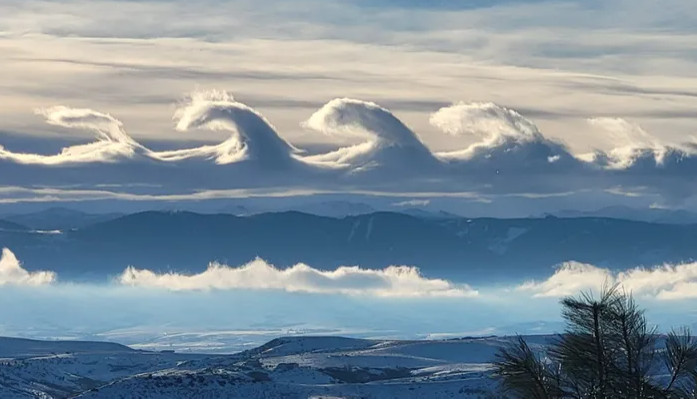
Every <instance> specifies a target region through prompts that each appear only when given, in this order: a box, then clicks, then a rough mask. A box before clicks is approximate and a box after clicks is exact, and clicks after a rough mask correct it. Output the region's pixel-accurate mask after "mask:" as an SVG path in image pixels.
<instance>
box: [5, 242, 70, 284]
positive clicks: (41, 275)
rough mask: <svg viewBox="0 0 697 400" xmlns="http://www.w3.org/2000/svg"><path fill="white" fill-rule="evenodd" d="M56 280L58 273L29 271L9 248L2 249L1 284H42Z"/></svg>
mask: <svg viewBox="0 0 697 400" xmlns="http://www.w3.org/2000/svg"><path fill="white" fill-rule="evenodd" d="M55 280H56V274H55V273H54V272H51V271H35V272H29V271H27V270H26V269H24V268H22V264H21V263H20V262H19V260H18V259H17V257H16V256H15V255H14V253H13V252H12V251H10V249H8V248H4V249H2V256H0V286H2V285H18V286H41V285H47V284H49V283H52V282H54V281H55Z"/></svg>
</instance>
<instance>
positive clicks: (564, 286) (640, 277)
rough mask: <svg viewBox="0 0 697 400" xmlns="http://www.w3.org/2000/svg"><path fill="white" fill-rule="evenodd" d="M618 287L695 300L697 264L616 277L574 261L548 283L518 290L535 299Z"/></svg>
mask: <svg viewBox="0 0 697 400" xmlns="http://www.w3.org/2000/svg"><path fill="white" fill-rule="evenodd" d="M615 283H617V284H619V285H621V287H623V288H624V289H625V290H627V291H630V292H632V293H634V294H637V295H640V296H650V297H655V298H657V299H659V300H681V299H694V298H697V263H687V264H678V265H668V264H666V265H661V266H656V267H653V268H633V269H629V270H626V271H623V272H617V273H614V272H612V271H610V270H609V269H605V268H600V267H597V266H594V265H591V264H584V263H579V262H575V261H570V262H566V263H563V264H562V265H560V266H559V267H558V268H557V270H556V271H555V273H554V274H553V275H552V276H550V277H549V278H547V279H545V280H544V281H530V282H526V283H524V284H523V285H520V286H519V287H518V290H521V291H526V292H531V293H533V295H534V296H535V297H559V296H568V295H573V294H576V293H578V292H580V291H583V290H595V291H598V290H600V289H601V287H602V286H603V285H608V284H615Z"/></svg>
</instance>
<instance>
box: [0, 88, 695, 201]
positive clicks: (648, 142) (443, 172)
mask: <svg viewBox="0 0 697 400" xmlns="http://www.w3.org/2000/svg"><path fill="white" fill-rule="evenodd" d="M40 114H41V115H43V116H44V117H45V118H46V121H47V123H49V124H52V125H56V126H61V127H66V128H74V129H86V130H90V131H92V132H94V133H96V135H97V140H96V141H94V142H91V143H86V144H81V145H75V146H70V147H66V148H64V149H63V150H62V151H61V152H60V153H58V154H53V155H42V154H32V153H19V152H13V151H10V150H8V149H5V148H3V147H2V146H0V163H2V166H3V168H4V171H5V172H6V173H5V174H3V175H0V184H2V185H9V186H12V187H16V186H19V185H26V186H27V187H33V188H37V187H38V188H40V187H45V186H48V185H50V186H75V185H79V186H80V189H83V190H84V189H95V188H96V187H98V186H99V185H100V184H109V185H120V184H128V185H130V184H132V183H134V179H135V180H137V183H138V184H139V186H138V187H139V188H140V189H138V194H145V195H149V194H158V195H163V194H176V193H184V192H188V193H190V192H192V191H197V192H200V191H206V190H226V189H245V188H257V189H258V188H271V187H277V186H278V185H286V186H288V187H289V188H297V187H302V188H305V189H315V190H323V189H324V190H332V191H337V190H339V191H341V190H345V191H353V192H358V191H360V190H362V189H366V190H367V189H370V190H380V191H392V192H395V191H397V190H399V191H403V192H413V193H416V192H419V191H421V192H423V193H444V192H454V191H468V192H469V191H472V192H476V193H477V194H496V195H499V194H503V195H515V194H516V193H532V194H533V195H535V194H543V195H544V194H547V193H580V192H582V191H584V190H600V191H602V190H615V189H616V188H637V187H641V188H642V190H641V193H644V194H645V195H646V196H658V197H660V198H661V199H662V200H663V201H664V202H665V203H666V204H670V203H676V202H678V201H683V200H684V199H686V198H689V197H690V196H694V195H695V194H697V189H696V188H695V187H694V185H689V184H687V183H689V181H688V180H689V179H691V178H692V176H693V175H694V173H695V172H697V157H695V153H696V152H697V147H695V146H693V147H690V146H687V145H686V146H683V147H680V146H669V145H665V144H662V143H660V142H659V141H657V140H656V139H655V138H654V137H653V136H651V135H650V134H649V133H647V132H646V131H644V130H643V129H642V128H641V127H639V126H638V125H636V124H632V123H630V122H628V121H626V120H623V119H621V118H594V119H591V120H590V123H591V124H592V126H594V127H596V128H598V127H599V128H600V129H602V130H603V131H606V132H607V134H608V135H609V136H610V137H612V138H613V141H614V142H616V143H617V146H616V148H615V149H613V150H610V151H607V152H602V151H597V152H595V153H592V154H590V155H580V154H572V153H571V152H570V151H569V150H568V148H567V147H566V146H565V145H564V144H563V143H561V142H558V141H556V140H552V139H549V138H547V137H545V136H544V135H543V134H542V133H541V132H540V130H539V129H538V127H537V126H536V125H535V123H534V122H532V121H531V120H529V119H528V118H526V117H524V116H523V115H521V114H520V113H518V112H517V111H515V110H512V109H510V108H506V107H503V106H500V105H497V104H494V103H463V102H460V103H455V104H453V105H450V106H447V107H443V108H441V109H439V110H437V111H436V112H434V113H433V114H432V115H431V117H430V123H431V124H432V125H433V126H434V127H436V128H438V129H440V130H442V131H444V132H446V133H448V134H451V135H469V136H473V137H475V138H477V141H476V142H475V143H474V144H472V145H470V146H469V147H467V148H465V149H460V150H452V151H445V152H432V151H431V150H430V149H429V148H428V147H427V146H425V145H424V143H423V142H422V141H421V139H420V138H419V136H418V135H417V134H416V133H415V132H414V131H412V130H411V129H410V128H409V127H407V126H406V125H405V124H404V123H403V122H402V121H400V120H399V118H398V117H397V116H395V115H394V114H393V113H392V112H390V111H389V110H388V109H386V108H384V107H381V106H379V105H378V104H375V103H372V102H367V101H362V100H356V99H346V98H337V99H334V100H331V101H329V102H328V103H326V104H325V105H324V106H322V107H321V108H319V109H318V110H317V111H316V112H315V113H313V114H312V115H311V116H310V117H309V119H308V120H307V121H305V122H304V123H303V126H304V127H306V128H308V129H311V130H315V131H318V132H322V133H324V134H326V135H330V136H354V137H360V138H363V139H364V141H363V142H362V143H359V144H356V145H352V146H346V147H341V148H338V149H336V150H334V151H329V152H326V153H320V154H312V155H307V152H303V151H301V150H299V149H297V148H296V147H295V146H293V145H292V144H290V143H289V142H288V141H286V140H285V139H283V137H282V136H281V135H280V134H279V133H278V131H277V130H276V129H275V128H274V126H273V125H272V124H271V123H270V122H269V121H268V120H267V119H266V118H265V117H264V116H263V115H262V114H261V113H259V112H258V111H257V110H255V109H253V108H251V107H249V106H247V105H246V104H243V103H241V102H239V101H238V100H236V99H235V98H234V97H233V96H232V95H231V94H230V93H229V92H222V91H206V92H195V93H193V94H191V95H190V96H189V97H188V98H187V99H186V100H185V101H184V102H183V103H182V104H181V105H180V106H179V108H178V109H177V111H176V113H175V116H174V121H175V122H176V129H177V130H180V131H181V130H195V129H213V130H224V131H227V132H230V137H229V138H228V139H227V140H224V141H223V142H221V143H218V144H214V145H205V146H199V147H193V148H184V149H177V150H168V151H154V150H151V149H148V148H146V147H145V146H143V145H141V144H139V143H138V142H137V141H135V140H134V139H133V138H132V137H130V136H129V135H128V133H127V132H126V130H125V129H124V126H123V124H122V123H121V121H119V120H118V119H116V118H115V117H113V116H111V115H110V114H106V113H103V112H99V111H95V110H90V109H77V108H68V107H64V106H57V107H52V108H48V109H45V110H41V111H40ZM90 163H98V164H99V165H94V166H93V165H86V164H90ZM57 166H68V167H70V168H53V167H57ZM666 178H670V179H666ZM144 187H148V188H149V189H147V190H146V189H142V188H144ZM633 192H637V191H636V190H633ZM613 193H614V192H613ZM654 201H655V199H651V203H653V202H654Z"/></svg>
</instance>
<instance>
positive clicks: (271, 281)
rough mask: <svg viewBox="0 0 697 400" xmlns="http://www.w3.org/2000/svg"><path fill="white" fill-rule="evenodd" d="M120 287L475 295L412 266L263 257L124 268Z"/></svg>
mask: <svg viewBox="0 0 697 400" xmlns="http://www.w3.org/2000/svg"><path fill="white" fill-rule="evenodd" d="M118 281H119V282H120V283H121V284H123V285H130V286H139V287H150V288H165V289H170V290H208V289H221V290H225V289H274V290H284V291H288V292H305V293H325V294H346V295H355V296H359V295H369V296H378V297H405V298H408V297H475V296H477V294H478V292H477V291H476V290H474V289H472V288H470V287H469V286H467V285H455V284H453V283H451V282H448V281H446V280H442V279H429V278H426V277H424V276H422V275H421V273H420V272H419V270H418V269H417V268H415V267H406V266H390V267H387V268H385V269H380V270H378V269H363V268H360V267H339V268H337V269H335V270H333V271H323V270H319V269H315V268H312V267H310V266H308V265H306V264H296V265H294V266H292V267H290V268H286V269H279V268H276V267H274V266H273V265H270V264H268V263H267V262H266V261H264V260H262V259H256V260H253V261H251V262H249V263H247V264H245V265H242V266H239V267H230V266H227V265H222V264H218V263H211V264H210V265H209V266H208V268H207V269H206V270H205V271H204V272H201V273H199V274H194V275H184V274H178V273H164V274H158V273H155V272H153V271H150V270H147V269H137V268H134V267H128V268H127V269H126V270H125V271H124V272H123V273H122V274H121V276H120V277H119V278H118Z"/></svg>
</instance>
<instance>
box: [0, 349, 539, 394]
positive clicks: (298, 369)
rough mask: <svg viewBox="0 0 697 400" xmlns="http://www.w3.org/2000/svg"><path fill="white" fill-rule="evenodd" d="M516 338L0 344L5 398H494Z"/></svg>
mask: <svg viewBox="0 0 697 400" xmlns="http://www.w3.org/2000/svg"><path fill="white" fill-rule="evenodd" d="M509 340H510V338H502V337H489V338H462V339H453V340H433V341H402V340H366V339H352V338H344V337H331V336H316V337H312V336H298V337H284V338H279V339H274V340H272V341H270V342H268V343H266V344H265V345H263V346H260V347H257V348H254V349H250V350H247V351H244V352H241V353H237V354H232V355H196V354H179V353H173V352H147V351H137V350H133V349H130V348H128V347H125V346H121V345H117V344H113V343H98V342H39V341H29V340H22V339H12V338H0V350H2V351H4V353H2V357H3V358H2V360H0V397H10V398H13V397H25V398H26V397H35V398H39V397H79V398H230V397H232V398H239V397H248V398H270V397H273V398H289V397H292V398H308V397H352V398H355V397H364V398H393V397H407V398H428V397H437V398H456V397H458V398H462V397H473V398H477V397H491V396H495V395H496V390H497V385H496V382H495V381H494V380H493V379H492V378H491V368H492V366H491V364H490V363H491V361H492V357H493V355H494V353H495V351H496V349H497V347H498V346H500V345H502V344H505V343H506V342H507V341H509ZM548 340H549V337H546V336H539V337H534V338H532V340H531V342H532V343H535V344H537V345H544V343H546V342H548ZM9 349H14V350H9Z"/></svg>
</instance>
